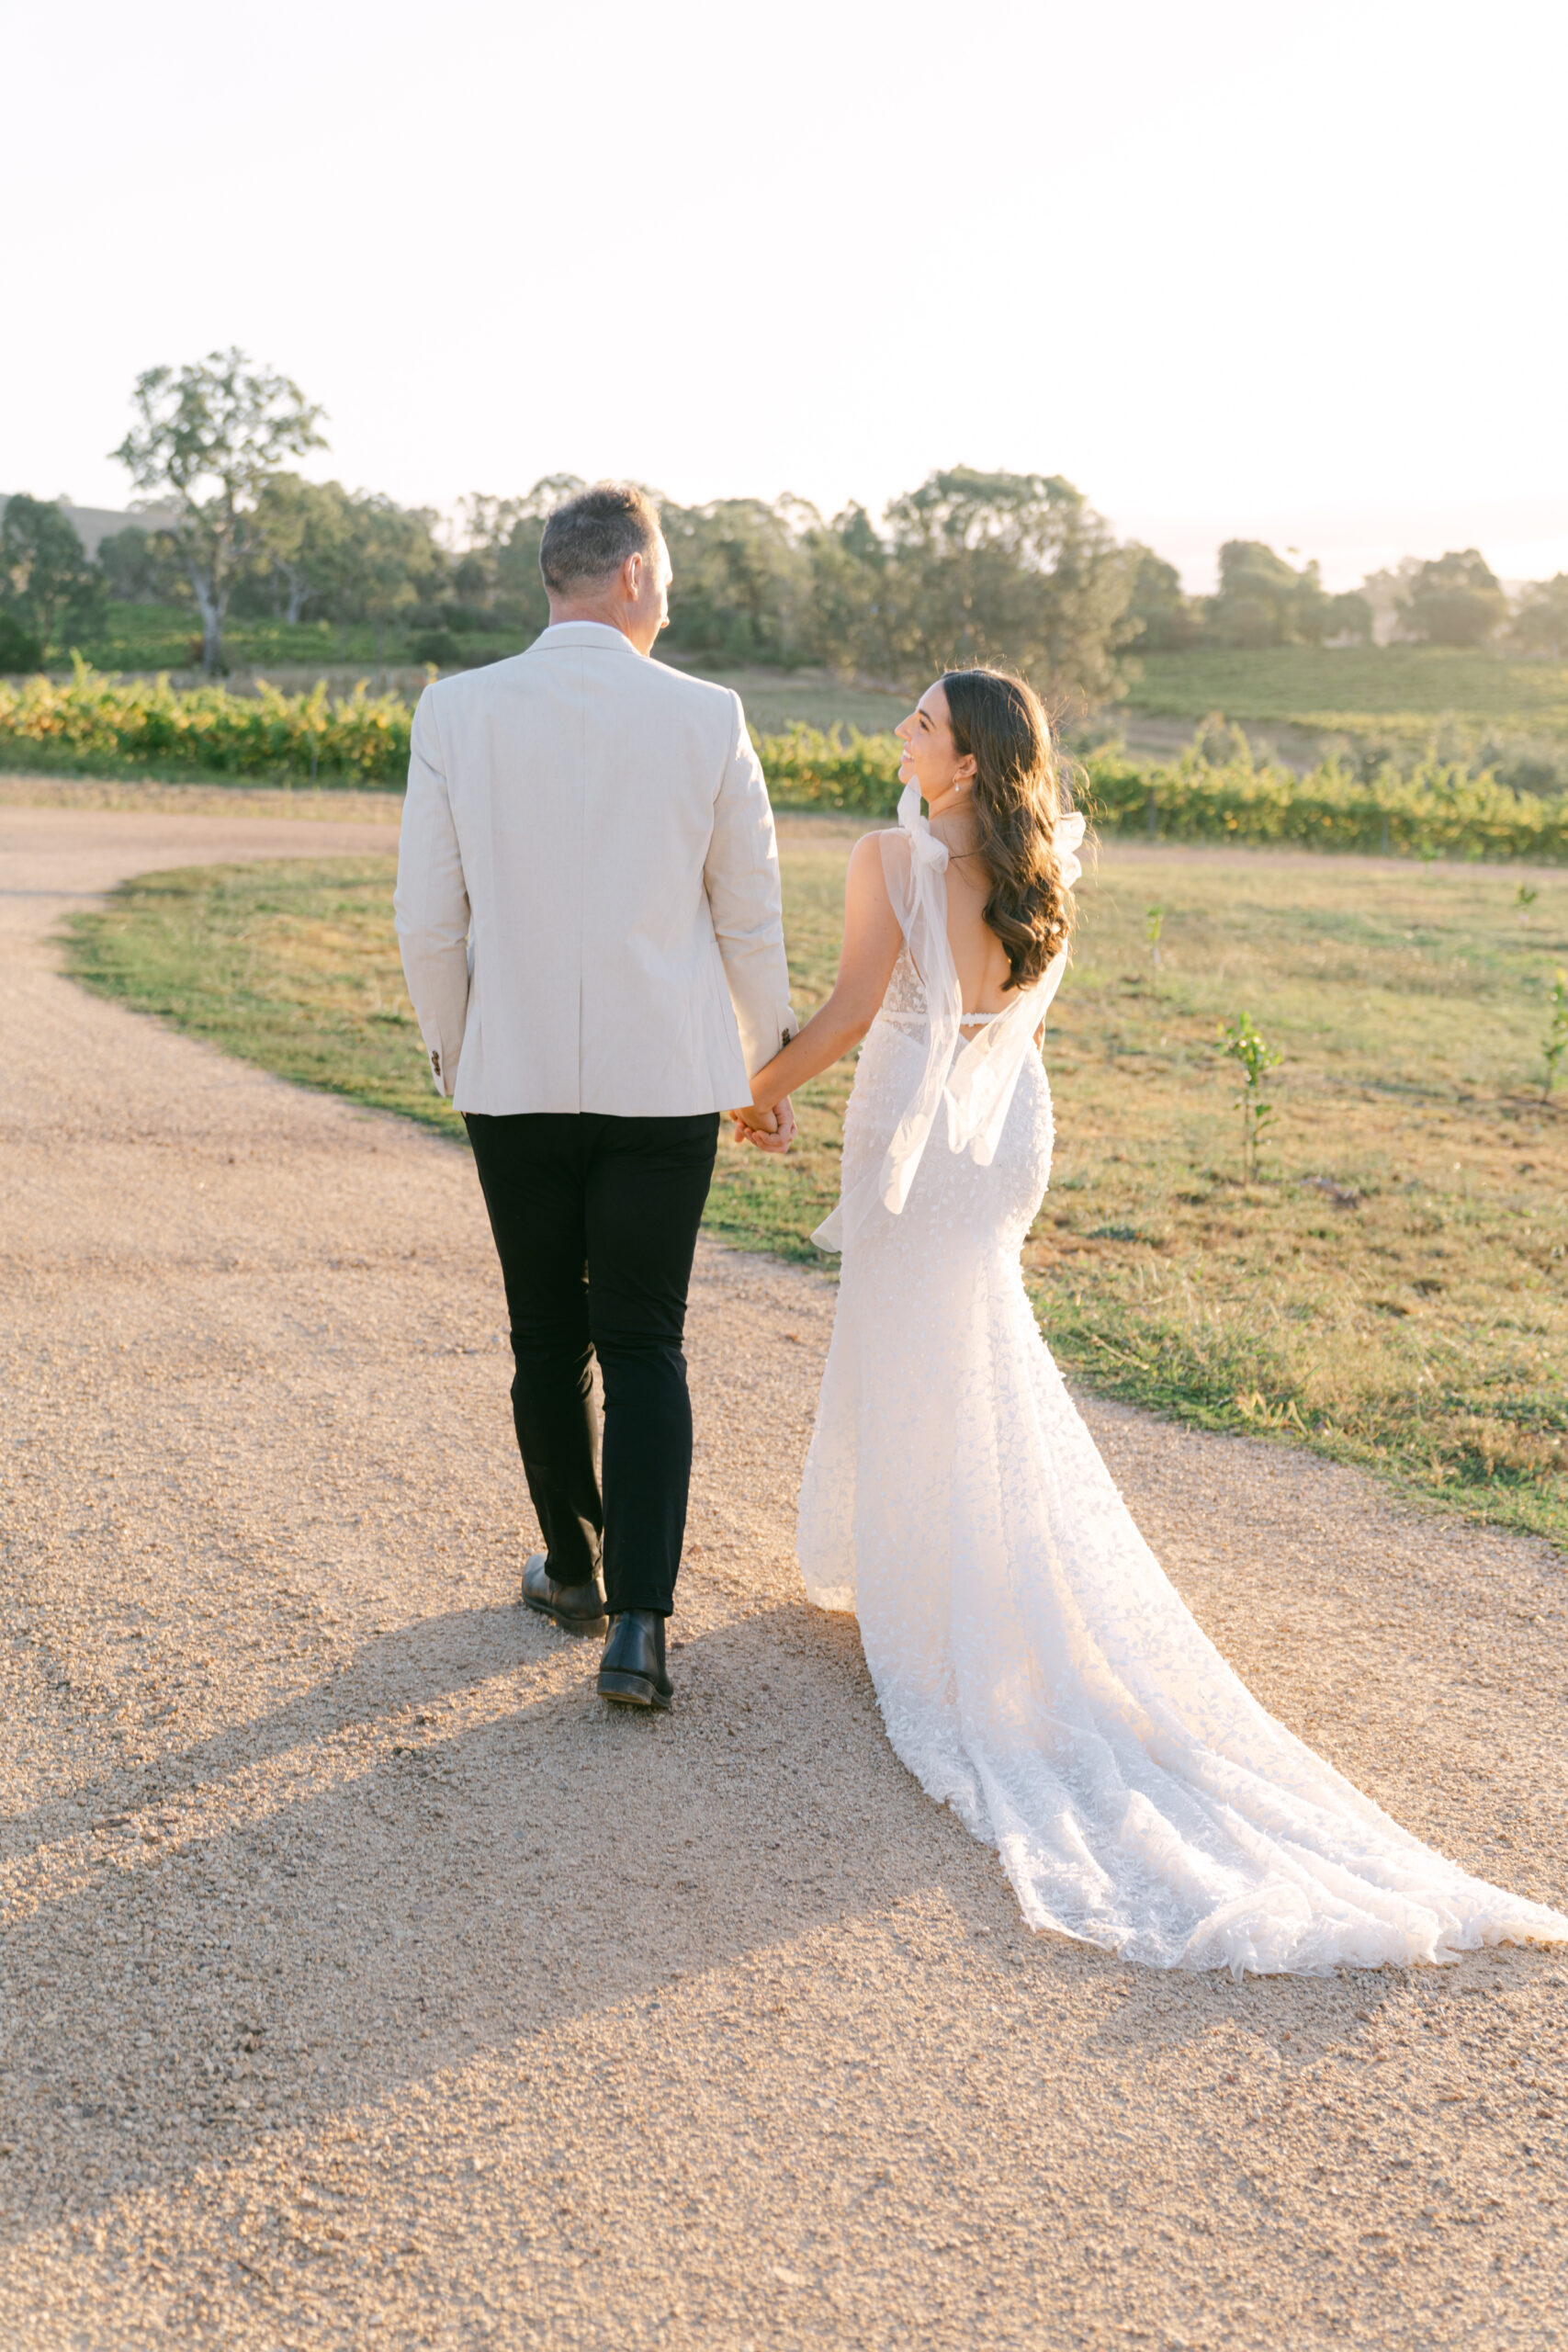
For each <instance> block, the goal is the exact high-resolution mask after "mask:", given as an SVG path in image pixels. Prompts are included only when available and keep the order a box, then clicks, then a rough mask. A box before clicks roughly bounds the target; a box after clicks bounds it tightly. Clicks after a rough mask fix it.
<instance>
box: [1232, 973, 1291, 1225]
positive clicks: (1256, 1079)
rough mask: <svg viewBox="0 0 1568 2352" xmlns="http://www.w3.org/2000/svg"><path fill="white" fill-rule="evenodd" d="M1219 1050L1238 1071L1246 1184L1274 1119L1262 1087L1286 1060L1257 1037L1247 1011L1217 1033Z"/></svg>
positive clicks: (1253, 1174)
mask: <svg viewBox="0 0 1568 2352" xmlns="http://www.w3.org/2000/svg"><path fill="white" fill-rule="evenodd" d="M1220 1050H1221V1052H1222V1053H1223V1054H1224V1055H1225V1056H1226V1057H1228V1058H1229V1059H1230V1060H1231V1061H1233V1062H1235V1066H1236V1068H1237V1069H1238V1070H1239V1071H1240V1072H1241V1092H1240V1093H1239V1094H1238V1095H1237V1096H1236V1098H1235V1104H1236V1109H1237V1110H1238V1111H1239V1112H1240V1113H1241V1156H1242V1164H1243V1170H1244V1172H1245V1174H1246V1177H1247V1182H1248V1183H1251V1182H1253V1181H1254V1180H1255V1178H1256V1177H1257V1174H1258V1152H1259V1151H1260V1150H1261V1148H1262V1145H1263V1136H1264V1131H1265V1129H1266V1128H1267V1127H1268V1125H1269V1122H1270V1121H1271V1120H1272V1119H1273V1117H1274V1116H1275V1112H1276V1108H1277V1106H1276V1105H1275V1104H1274V1103H1271V1102H1270V1101H1269V1096H1268V1094H1267V1092H1266V1091H1265V1085H1266V1081H1267V1079H1268V1076H1269V1071H1270V1070H1271V1069H1275V1068H1276V1067H1277V1066H1278V1065H1279V1064H1280V1062H1282V1061H1283V1060H1284V1058H1285V1057H1284V1055H1283V1053H1282V1052H1281V1051H1280V1047H1279V1046H1270V1045H1269V1044H1267V1043H1266V1042H1265V1040H1264V1039H1263V1038H1262V1037H1260V1036H1259V1035H1258V1031H1257V1030H1256V1029H1255V1028H1254V1026H1253V1023H1252V1015H1251V1014H1250V1013H1249V1012H1238V1013H1236V1014H1235V1017H1234V1018H1233V1019H1232V1020H1231V1021H1230V1022H1228V1023H1226V1025H1225V1026H1224V1028H1223V1029H1222V1030H1221V1031H1220Z"/></svg>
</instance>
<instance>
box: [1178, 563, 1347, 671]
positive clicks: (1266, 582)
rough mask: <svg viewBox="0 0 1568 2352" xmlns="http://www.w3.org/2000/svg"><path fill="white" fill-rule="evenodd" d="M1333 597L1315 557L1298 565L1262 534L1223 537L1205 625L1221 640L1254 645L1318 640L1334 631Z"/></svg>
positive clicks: (1256, 647)
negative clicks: (1216, 581) (1298, 567)
mask: <svg viewBox="0 0 1568 2352" xmlns="http://www.w3.org/2000/svg"><path fill="white" fill-rule="evenodd" d="M1333 603H1334V600H1333V598H1332V597H1331V596H1329V595H1328V594H1327V592H1326V591H1325V588H1324V585H1323V582H1322V579H1321V577H1320V575H1319V572H1318V568H1317V566H1316V564H1315V563H1308V564H1305V565H1303V568H1302V570H1301V571H1296V570H1295V569H1294V568H1293V567H1292V565H1291V564H1289V563H1287V562H1286V560H1285V559H1284V557H1283V556H1281V555H1276V554H1275V552H1274V550H1273V548H1270V547H1266V546H1265V545H1264V544H1263V542H1262V540H1261V539H1227V540H1226V541H1225V543H1224V547H1223V548H1221V549H1220V587H1219V594H1217V595H1215V596H1212V597H1210V599H1209V629H1210V633H1211V635H1212V636H1213V638H1214V639H1215V640H1216V642H1217V643H1219V644H1221V645H1234V646H1236V647H1239V648H1244V649H1247V650H1254V651H1256V650H1261V649H1262V648H1264V647H1266V646H1272V645H1321V644H1322V642H1323V640H1324V639H1325V637H1330V636H1332V635H1334V633H1335V629H1334V622H1333V614H1332V607H1333Z"/></svg>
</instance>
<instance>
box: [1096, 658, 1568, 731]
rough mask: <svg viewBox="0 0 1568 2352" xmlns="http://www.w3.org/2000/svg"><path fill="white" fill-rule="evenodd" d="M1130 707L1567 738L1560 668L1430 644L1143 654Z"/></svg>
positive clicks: (1565, 677)
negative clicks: (1454, 726)
mask: <svg viewBox="0 0 1568 2352" xmlns="http://www.w3.org/2000/svg"><path fill="white" fill-rule="evenodd" d="M1128 700H1129V702H1130V704H1131V706H1132V707H1133V708H1134V710H1146V711H1160V712H1165V713H1168V715H1169V716H1170V717H1172V718H1190V719H1193V720H1197V719H1200V718H1204V717H1205V716H1206V715H1207V714H1208V713H1209V712H1210V711H1212V710H1223V711H1224V713H1225V714H1226V716H1227V717H1228V718H1239V719H1241V720H1243V721H1244V722H1246V723H1247V724H1251V723H1253V722H1257V721H1265V722H1266V721H1269V720H1273V721H1276V722H1279V721H1283V722H1286V723H1289V724H1292V725H1297V726H1303V727H1314V728H1315V727H1318V726H1324V725H1337V724H1344V723H1347V722H1348V720H1350V719H1357V720H1360V721H1365V722H1367V723H1371V722H1373V721H1376V722H1378V723H1380V724H1382V725H1385V726H1393V725H1409V726H1411V727H1418V728H1420V729H1422V731H1423V732H1424V733H1425V734H1429V733H1430V731H1431V729H1432V728H1433V727H1434V726H1436V725H1438V723H1440V722H1441V721H1443V720H1444V719H1446V718H1454V719H1457V720H1464V721H1467V722H1470V723H1472V724H1474V725H1477V726H1496V727H1510V726H1511V727H1515V728H1517V729H1519V730H1520V731H1521V732H1524V731H1535V732H1538V733H1540V734H1561V735H1562V736H1563V737H1564V739H1568V662H1563V663H1558V662H1520V661H1508V660H1506V658H1504V657H1502V656H1500V655H1498V654H1496V653H1489V652H1482V651H1480V650H1463V651H1458V652H1454V651H1450V650H1448V649H1447V648H1446V647H1442V646H1430V645H1384V646H1366V647H1360V646H1336V647H1318V646H1281V647H1280V648H1278V649H1271V650H1269V651H1266V652H1262V653H1246V652H1239V651H1236V650H1230V649H1224V650H1222V649H1219V648H1214V647H1210V646H1204V647H1201V648H1199V649H1197V650H1194V651H1192V652H1190V653H1180V654H1177V653H1165V654H1153V653H1151V654H1150V655H1149V656H1148V657H1147V658H1146V659H1145V661H1144V662H1143V663H1142V666H1141V669H1140V673H1139V675H1138V677H1137V679H1136V680H1135V681H1134V684H1133V686H1132V688H1131V689H1130V692H1129V695H1128Z"/></svg>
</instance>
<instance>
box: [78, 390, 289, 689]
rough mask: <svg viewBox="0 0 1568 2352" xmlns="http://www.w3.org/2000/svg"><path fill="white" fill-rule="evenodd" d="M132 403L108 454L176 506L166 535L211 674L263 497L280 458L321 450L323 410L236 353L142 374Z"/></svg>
mask: <svg viewBox="0 0 1568 2352" xmlns="http://www.w3.org/2000/svg"><path fill="white" fill-rule="evenodd" d="M131 399H132V404H133V406H134V408H135V411H136V415H137V418H138V422H137V424H135V425H133V426H132V428H131V430H130V432H129V433H128V434H127V435H126V436H125V439H124V440H123V441H122V442H121V443H120V445H119V447H118V449H115V450H113V451H111V453H110V454H111V455H112V456H114V457H116V458H118V459H119V461H120V463H121V464H122V465H123V466H126V467H128V468H129V469H130V474H131V478H132V480H133V481H135V483H136V485H137V487H138V489H139V490H142V491H153V492H156V491H163V492H173V493H174V495H175V499H176V500H177V501H178V503H179V509H180V514H179V520H178V522H177V523H176V524H175V526H174V529H173V533H172V536H173V537H174V539H175V543H176V545H177V547H178V548H179V552H180V557H181V560H182V561H183V563H184V565H185V569H186V577H187V579H188V580H189V582H190V584H191V592H192V594H194V596H195V598H196V601H197V609H198V610H199V612H200V614H201V642H202V660H203V662H204V663H205V665H206V667H207V668H208V669H209V671H217V670H219V669H220V668H221V667H222V662H223V623H224V618H225V616H226V615H227V613H228V610H229V599H230V596H231V594H232V593H233V588H234V582H235V581H236V579H237V578H238V577H239V575H240V574H241V572H242V571H243V570H244V569H245V568H246V566H247V565H248V564H249V563H250V562H251V561H252V560H253V559H254V557H255V556H256V555H257V554H258V553H259V552H260V551H261V549H262V546H263V526H262V524H261V522H260V521H259V520H258V515H257V506H258V503H259V500H260V498H261V493H262V492H263V490H264V488H265V484H266V482H267V481H268V480H269V479H270V477H272V476H273V475H275V474H276V473H278V472H279V471H281V469H282V461H283V459H284V458H296V457H302V456H303V455H304V454H305V452H306V451H307V450H308V449H321V448H324V447H326V444H325V441H324V440H323V438H322V436H321V434H320V433H319V432H318V431H317V430H316V427H317V424H318V422H319V421H320V418H321V410H320V409H319V408H318V407H316V406H315V405H314V403H313V402H311V401H308V400H307V399H306V398H305V395H304V393H303V392H302V391H301V390H299V386H298V384H294V383H291V382H290V381H289V379H288V377H287V376H278V375H275V374H273V373H272V371H271V370H270V369H267V368H259V369H258V368H252V366H251V363H250V361H249V359H248V358H247V357H246V356H245V354H244V353H243V351H237V350H229V351H214V352H210V353H209V355H208V356H207V358H206V359H204V360H200V361H195V362H191V363H189V364H187V365H186V367H184V368H179V369H177V370H176V369H175V368H148V369H147V371H146V373H145V374H144V375H141V376H139V377H138V378H137V379H136V389H135V390H134V392H133V393H132V395H131ZM204 484H205V485H208V487H207V488H206V489H205V490H204V488H203V485H204Z"/></svg>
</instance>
